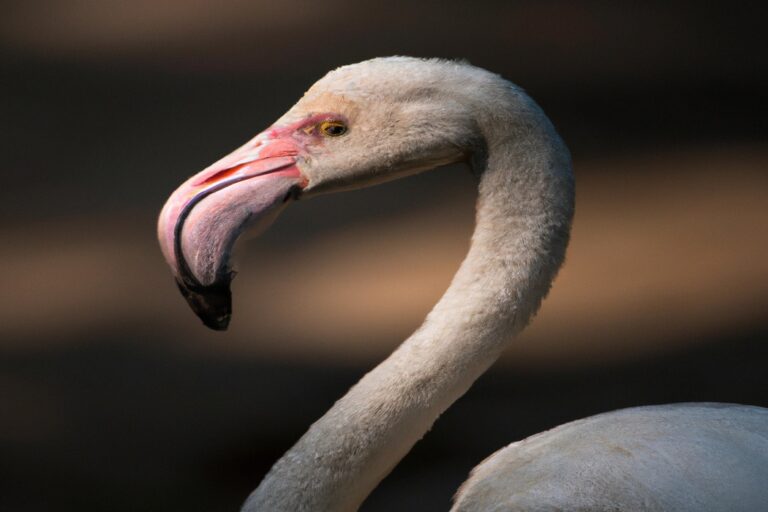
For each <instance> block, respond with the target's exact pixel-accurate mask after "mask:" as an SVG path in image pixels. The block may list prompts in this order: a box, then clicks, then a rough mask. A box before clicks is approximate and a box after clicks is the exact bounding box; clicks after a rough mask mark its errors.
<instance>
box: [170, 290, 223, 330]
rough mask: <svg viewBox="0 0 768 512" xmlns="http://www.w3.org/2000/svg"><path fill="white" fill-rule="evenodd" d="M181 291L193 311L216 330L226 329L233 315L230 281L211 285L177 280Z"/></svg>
mask: <svg viewBox="0 0 768 512" xmlns="http://www.w3.org/2000/svg"><path fill="white" fill-rule="evenodd" d="M176 284H177V285H178V286H179V291H181V294H182V295H183V296H184V298H185V299H187V303H188V304H189V306H190V307H191V308H192V311H194V312H195V314H196V315H197V316H198V317H199V318H200V320H202V321H203V323H204V324H205V325H206V326H207V327H210V328H211V329H213V330H214V331H226V330H227V327H229V320H230V318H231V317H232V292H231V291H230V289H229V282H222V283H215V284H212V285H209V286H194V287H190V286H187V285H186V284H185V283H183V282H181V281H177V282H176Z"/></svg>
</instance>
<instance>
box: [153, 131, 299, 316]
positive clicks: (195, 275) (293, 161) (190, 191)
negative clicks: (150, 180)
mask: <svg viewBox="0 0 768 512" xmlns="http://www.w3.org/2000/svg"><path fill="white" fill-rule="evenodd" d="M299 152H300V147H299V146H298V144H297V142H296V141H295V140H293V139H292V138H290V137H287V136H285V135H277V134H276V132H275V131H267V132H264V133H262V134H259V135H257V136H256V137H255V138H253V139H252V140H251V141H249V142H248V143H246V144H245V145H244V146H242V147H241V148H239V149H237V150H235V151H234V152H233V153H231V154H229V155H227V156H226V157H224V158H222V159H221V160H219V161H218V162H216V163H214V164H213V165H211V166H209V167H208V168H206V169H204V170H203V171H202V172H200V173H198V174H196V175H195V176H192V177H191V178H190V179H188V180H187V181H186V182H185V183H184V184H182V185H181V186H180V187H179V188H178V189H176V191H174V192H173V194H171V196H170V197H169V198H168V201H167V202H166V203H165V206H164V207H163V209H162V211H161V212H160V218H159V221H158V238H159V241H160V247H161V249H162V251H163V255H164V256H165V259H166V261H167V262H168V264H169V265H170V267H171V269H172V271H173V273H174V276H175V278H176V283H177V284H178V287H179V290H180V291H181V294H182V295H183V296H184V298H185V299H186V300H187V302H188V303H189V305H190V307H191V308H192V310H193V311H194V312H195V313H196V314H197V316H198V317H200V319H201V320H202V321H203V323H204V324H205V325H206V326H208V327H210V328H211V329H215V330H225V329H226V328H227V326H228V325H229V320H230V316H231V314H232V294H231V292H230V283H231V281H232V278H233V277H234V272H233V271H232V270H231V268H230V259H231V253H232V248H233V246H234V244H235V241H236V240H237V238H238V237H239V235H240V234H241V233H243V232H244V231H245V230H246V229H248V228H256V229H257V230H264V229H266V228H267V227H268V226H269V225H270V224H271V223H272V221H274V219H275V218H276V217H277V214H278V213H279V212H280V210H282V208H283V207H284V206H285V205H286V204H287V203H288V201H289V200H290V199H295V198H297V197H298V195H299V194H300V193H301V190H302V189H303V188H304V187H305V186H306V185H307V180H306V179H305V178H304V177H303V176H302V174H301V172H300V171H299V169H298V167H297V157H298V155H299Z"/></svg>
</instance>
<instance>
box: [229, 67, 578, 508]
mask: <svg viewBox="0 0 768 512" xmlns="http://www.w3.org/2000/svg"><path fill="white" fill-rule="evenodd" d="M497 80H498V82H499V83H500V84H501V85H499V86H497V88H498V89H499V90H503V92H501V93H499V94H501V95H503V96H504V98H503V100H504V101H505V102H506V103H507V104H508V105H509V108H508V110H506V111H504V112H502V113H501V114H499V113H498V110H499V107H498V105H495V106H494V108H493V109H491V108H490V107H489V108H488V109H486V110H485V111H483V112H484V114H485V115H481V116H480V117H479V118H478V119H477V125H478V127H479V129H480V131H481V134H480V135H481V137H480V139H481V143H480V144H475V145H474V146H473V148H472V151H473V158H472V164H473V167H474V169H475V171H476V173H477V174H478V175H479V191H478V201H477V219H476V224H477V225H476V229H475V232H474V234H473V236H472V243H471V246H470V250H469V252H468V254H467V257H466V259H465V260H464V262H463V263H462V265H461V267H460V269H459V271H458V273H457V274H456V276H455V277H454V279H453V281H452V283H451V285H450V287H449V288H448V290H447V291H446V293H445V294H444V295H443V297H442V298H441V299H440V301H439V302H438V304H437V305H436V306H435V307H434V309H433V310H432V311H431V312H430V313H429V315H428V317H427V319H426V321H425V322H424V324H423V325H422V326H421V327H420V328H419V329H418V330H417V331H416V332H415V333H414V334H413V335H412V336H411V337H410V338H409V339H408V340H406V341H405V342H404V343H403V344H402V345H401V346H400V347H399V348H398V349H397V350H396V351H395V352H394V353H393V354H392V355H391V356H390V357H389V358H388V359H387V360H386V361H384V362H383V363H381V364H380V365H379V366H378V367H376V368H375V369H374V370H372V371H371V372H370V373H368V374H367V375H365V376H364V377H363V378H362V379H361V380H360V382H359V383H358V384H356V385H355V386H354V387H353V388H352V389H351V390H350V391H349V392H348V393H347V395H345V396H344V397H343V398H342V399H340V400H339V401H338V402H337V403H336V404H335V405H334V406H333V407H332V408H331V410H330V411H328V413H326V414H325V416H323V417H322V418H321V419H320V420H318V421H317V422H316V423H315V424H313V425H312V426H311V428H310V429H309V431H308V432H307V433H306V434H305V435H304V436H303V437H302V438H301V439H300V440H299V442H298V443H297V444H296V445H295V446H294V447H293V448H291V450H289V451H288V453H287V454H286V455H285V456H284V457H283V458H282V459H280V460H279V461H278V462H277V463H276V464H275V466H274V467H273V468H272V470H271V471H270V472H269V474H268V475H267V476H266V477H265V479H264V480H263V482H262V483H261V485H260V486H259V488H258V489H256V491H254V493H253V494H252V495H251V496H250V497H249V499H248V501H247V502H246V504H245V506H244V509H243V510H244V511H248V512H253V511H265V510H270V511H291V512H296V511H304V510H307V511H310V510H311V511H319V510H328V511H330V510H333V511H353V510H356V509H357V508H358V507H359V506H360V504H361V503H362V502H363V500H364V499H365V498H366V497H367V496H368V494H369V493H370V492H371V491H372V490H373V489H374V488H375V487H376V485H378V483H379V482H380V481H381V479H383V478H384V477H385V476H386V475H387V474H388V473H389V472H390V471H391V470H392V468H393V467H394V466H395V465H396V464H397V462H399V461H400V459H401V458H402V457H403V456H404V455H405V454H406V453H407V452H408V451H409V450H410V449H411V447H412V446H413V445H414V444H415V443H416V441H418V440H419V439H420V438H421V437H422V436H423V435H424V433H426V432H427V430H429V428H430V427H431V426H432V424H433V422H434V421H435V420H436V419H437V417H438V416H439V415H440V414H441V413H442V412H443V411H444V410H445V409H447V408H448V406H449V405H450V404H451V403H453V402H454V401H455V400H456V399H458V398H459V397H460V396H461V395H463V394H464V393H465V392H466V391H467V389H469V387H470V386H471V384H472V383H473V382H474V381H475V379H476V378H477V377H479V376H480V374H482V373H483V372H484V371H485V370H486V369H487V368H488V367H489V366H490V365H491V364H492V363H493V362H494V361H495V360H496V358H497V357H498V355H499V354H500V352H501V351H502V349H503V348H504V347H505V346H506V345H507V343H508V342H509V341H510V340H511V339H512V338H513V336H514V335H515V334H516V333H517V332H519V331H520V330H521V329H522V328H523V327H525V325H526V324H527V323H528V321H529V320H530V318H531V317H532V315H533V314H534V313H535V312H536V310H537V309H538V307H539V304H540V303H541V300H542V299H543V298H544V296H545V295H546V293H547V291H548V290H549V287H550V284H551V282H552V279H553V278H554V276H555V274H556V272H557V270H558V268H559V267H560V265H561V263H562V261H563V258H564V254H565V248H566V245H567V243H568V235H569V228H570V223H571V217H572V214H573V178H572V174H571V167H570V157H569V155H568V151H567V149H566V148H565V145H564V144H563V142H562V141H561V140H560V138H559V136H558V135H557V134H556V133H555V130H554V128H553V127H552V125H551V124H550V123H549V121H548V119H547V118H546V116H545V115H544V114H543V112H541V110H540V109H539V107H538V106H537V105H536V104H535V103H534V102H533V101H532V100H531V99H530V98H528V97H527V96H525V95H524V94H523V93H522V92H520V91H518V90H517V89H514V88H512V87H511V86H510V84H508V83H507V82H504V81H502V80H501V79H497ZM497 96H498V95H497ZM497 101H498V98H497Z"/></svg>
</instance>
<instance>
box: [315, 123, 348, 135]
mask: <svg viewBox="0 0 768 512" xmlns="http://www.w3.org/2000/svg"><path fill="white" fill-rule="evenodd" d="M318 129H319V130H320V133H321V134H322V135H325V136H326V137H339V136H341V135H344V134H345V133H347V125H345V124H344V123H342V122H341V121H323V122H322V123H320V124H319V125H318Z"/></svg>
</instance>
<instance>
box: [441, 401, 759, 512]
mask: <svg viewBox="0 0 768 512" xmlns="http://www.w3.org/2000/svg"><path fill="white" fill-rule="evenodd" d="M767 460H768V410H766V409H762V408H760V407H750V406H741V405H730V404H698V403H692V404H674V405H660V406H648V407H636V408H632V409H623V410H620V411H614V412H610V413H606V414H600V415H597V416H592V417H589V418H586V419H583V420H578V421H574V422H571V423H567V424H565V425H561V426H559V427H556V428H554V429H552V430H549V431H547V432H543V433H541V434H537V435H535V436H532V437H529V438H528V439H525V440H523V441H519V442H516V443H512V444H511V445H509V446H507V447H506V448H504V449H502V450H499V451H498V452H496V453H495V454H493V455H492V456H491V457H489V458H488V459H486V460H485V461H484V462H483V463H482V464H480V465H479V466H477V467H476V468H475V469H474V470H473V471H472V475H471V476H470V478H469V479H468V480H467V481H466V482H465V483H464V485H462V487H461V489H460V490H459V492H458V493H457V495H456V500H455V505H454V507H453V509H452V511H453V512H481V511H482V512H501V511H505V512H506V511H509V512H512V511H559V510H563V511H566V510H567V511H570V512H577V511H590V512H609V511H625V510H626V511H633V512H662V511H678V510H680V511H693V510H696V511H700V512H709V511H723V512H725V511H730V512H751V511H760V510H768V479H766V473H765V472H766V461H767ZM761 479H762V481H763V483H764V484H765V485H758V484H759V482H760V480H761Z"/></svg>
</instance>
